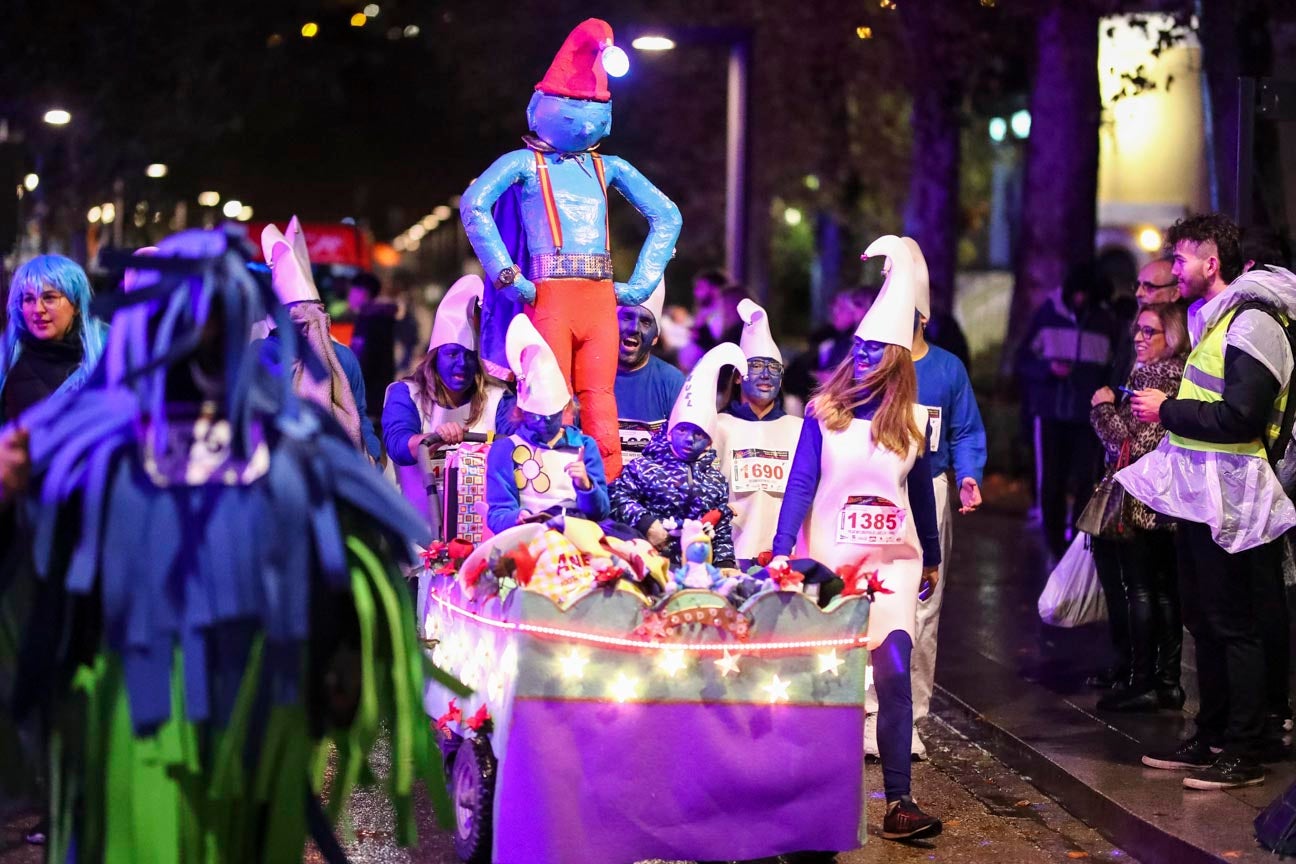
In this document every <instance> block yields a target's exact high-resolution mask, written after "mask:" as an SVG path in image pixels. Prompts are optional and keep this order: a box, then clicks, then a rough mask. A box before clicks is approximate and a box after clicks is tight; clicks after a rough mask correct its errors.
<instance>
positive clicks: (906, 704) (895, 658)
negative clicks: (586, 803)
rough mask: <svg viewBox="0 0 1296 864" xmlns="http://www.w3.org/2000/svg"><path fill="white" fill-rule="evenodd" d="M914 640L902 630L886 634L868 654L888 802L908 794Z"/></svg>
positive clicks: (883, 778) (884, 786)
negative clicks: (874, 689)
mask: <svg viewBox="0 0 1296 864" xmlns="http://www.w3.org/2000/svg"><path fill="white" fill-rule="evenodd" d="M911 653H913V640H912V639H910V638H909V634H908V633H906V632H904V631H903V630H894V631H892V632H891V633H889V634H887V637H886V638H885V639H883V640H882V644H881V645H879V646H878V647H877V648H875V649H873V651H872V652H870V654H869V661H870V662H871V663H872V664H873V684H874V686H875V687H876V688H877V699H878V712H877V743H878V756H880V757H881V759H882V785H883V788H884V789H885V790H886V800H887V801H888V802H890V801H896V800H898V799H899V798H900V797H902V796H904V795H908V794H909V768H910V763H909V745H910V744H911V743H912V738H911V736H912V733H913V694H912V692H911V690H910V687H909V655H910V654H911Z"/></svg>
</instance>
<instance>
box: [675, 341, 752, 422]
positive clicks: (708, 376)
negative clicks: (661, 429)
mask: <svg viewBox="0 0 1296 864" xmlns="http://www.w3.org/2000/svg"><path fill="white" fill-rule="evenodd" d="M725 366H734V367H736V368H737V369H738V372H739V373H740V374H743V375H746V374H747V357H746V356H745V355H744V354H743V350H742V349H741V348H739V347H738V346H737V345H735V344H734V343H732V342H721V343H720V344H719V345H717V346H715V347H714V348H712V349H711V350H710V351H708V352H707V353H705V354H703V355H702V359H701V360H699V361H698V362H697V365H696V366H694V367H693V371H692V372H690V373H689V376H688V378H687V379H685V381H684V388H683V389H682V390H680V394H679V398H677V399H676V400H675V407H673V408H671V413H670V420H669V421H668V422H667V424H666V429H667V431H669V430H671V429H674V428H675V427H676V426H678V425H679V424H681V423H692V424H694V425H695V426H697V427H698V428H700V429H701V430H702V431H703V432H706V433H707V434H708V435H710V436H711V437H712V438H714V437H715V423H716V385H717V384H718V382H719V379H720V370H721V369H722V368H724V367H725Z"/></svg>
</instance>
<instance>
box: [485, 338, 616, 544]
mask: <svg viewBox="0 0 1296 864" xmlns="http://www.w3.org/2000/svg"><path fill="white" fill-rule="evenodd" d="M506 349H507V354H508V361H509V368H510V369H511V370H512V371H513V374H514V375H515V376H516V377H517V382H518V392H517V410H518V412H519V413H520V415H521V416H520V418H519V422H518V426H517V431H516V432H514V433H513V434H512V435H510V436H508V437H507V438H502V439H500V440H498V441H496V442H495V443H494V444H493V445H492V446H491V450H490V455H489V456H487V457H486V508H487V509H486V524H487V526H488V527H489V528H490V530H491V531H492V532H493V533H495V534H498V533H500V532H501V531H503V530H504V529H506V528H512V527H513V526H514V525H517V524H519V523H522V522H525V521H527V520H528V519H530V518H531V517H533V516H537V515H539V514H548V515H552V516H556V515H559V514H564V513H567V514H571V515H574V516H580V517H581V518H583V519H589V520H591V521H595V522H597V521H599V520H602V519H606V518H607V516H608V486H607V478H606V477H605V476H604V474H603V460H602V459H600V458H599V452H598V447H597V445H595V443H594V440H593V439H592V438H590V437H589V436H588V435H584V434H582V433H581V431H580V430H579V429H577V428H576V427H574V426H566V425H564V424H563V413H564V412H565V411H566V410H567V406H568V404H569V403H570V402H571V392H570V391H569V390H568V389H567V383H566V382H565V381H564V380H563V377H562V373H561V372H560V371H559V369H558V362H557V361H556V360H555V359H554V356H553V351H551V350H550V349H549V346H548V345H547V344H545V341H544V340H543V339H542V338H540V334H539V333H538V332H537V331H536V329H535V327H534V326H532V324H531V322H530V321H529V320H528V319H527V317H526V316H525V315H518V316H517V317H516V318H514V319H513V323H512V324H510V325H509V329H508V338H507V344H506Z"/></svg>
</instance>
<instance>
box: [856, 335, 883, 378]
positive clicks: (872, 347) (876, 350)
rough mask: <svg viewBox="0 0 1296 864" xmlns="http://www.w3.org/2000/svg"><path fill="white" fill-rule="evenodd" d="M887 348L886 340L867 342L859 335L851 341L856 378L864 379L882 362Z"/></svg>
mask: <svg viewBox="0 0 1296 864" xmlns="http://www.w3.org/2000/svg"><path fill="white" fill-rule="evenodd" d="M885 350H886V343H885V342H874V341H872V340H869V341H868V342H865V341H864V340H863V339H861V338H859V337H858V336H856V337H855V341H854V342H853V343H851V357H852V358H853V359H854V361H855V375H854V377H855V380H856V381H862V380H864V378H865V377H867V376H868V374H869V373H870V372H872V371H873V370H874V369H876V368H877V367H878V366H880V365H881V364H882V352H884V351H885Z"/></svg>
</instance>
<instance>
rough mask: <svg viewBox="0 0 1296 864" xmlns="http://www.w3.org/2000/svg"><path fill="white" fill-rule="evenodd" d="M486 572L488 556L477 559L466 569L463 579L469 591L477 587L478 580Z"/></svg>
mask: <svg viewBox="0 0 1296 864" xmlns="http://www.w3.org/2000/svg"><path fill="white" fill-rule="evenodd" d="M485 572H486V556H484V555H483V556H482V557H481V558H478V559H477V563H476V564H474V565H473V566H471V567H469V568H467V569H466V570H464V574H463V581H464V587H465V588H467V589H468V590H469V591H471V590H472V589H474V588H476V587H477V581H478V580H479V579H481V575H482V574H483V573H485Z"/></svg>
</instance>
